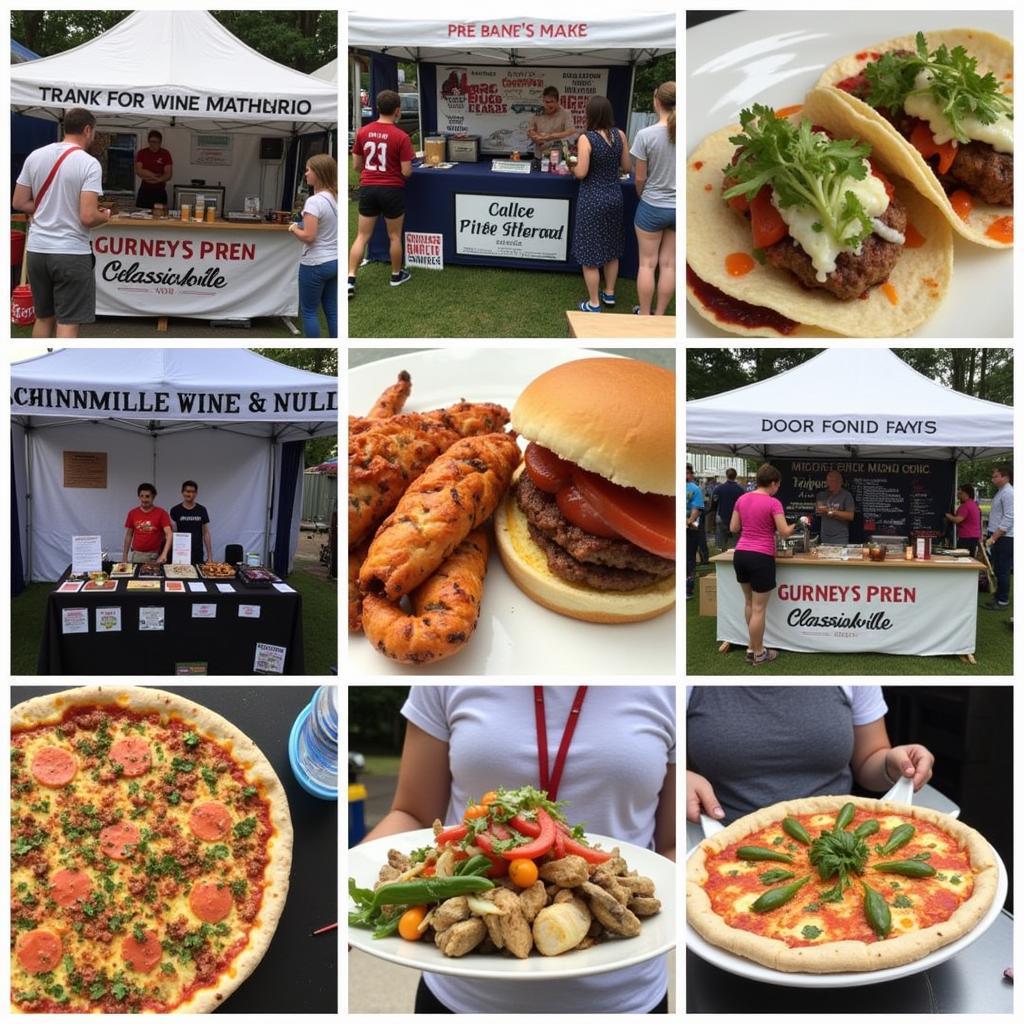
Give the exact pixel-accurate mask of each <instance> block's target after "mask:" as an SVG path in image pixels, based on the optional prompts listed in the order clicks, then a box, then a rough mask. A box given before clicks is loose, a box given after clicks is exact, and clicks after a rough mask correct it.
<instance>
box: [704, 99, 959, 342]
mask: <svg viewBox="0 0 1024 1024" xmlns="http://www.w3.org/2000/svg"><path fill="white" fill-rule="evenodd" d="M812 95H813V94H812ZM824 99H825V101H826V104H825V105H826V106H828V107H830V108H831V107H832V106H836V105H837V104H836V101H835V100H833V99H832V98H831V97H830V96H826V97H824ZM844 110H845V108H842V109H841V110H840V113H842V112H843V111H844ZM801 116H807V115H806V114H805V113H804V112H803V111H798V112H797V113H795V114H792V115H791V116H790V120H794V121H796V120H799V118H800V117H801ZM812 120H813V121H814V123H815V124H820V125H822V126H824V127H826V128H829V129H830V130H833V131H834V132H835V134H836V135H837V137H842V136H856V135H857V133H856V132H848V131H845V130H842V129H841V128H840V126H839V125H837V124H836V123H835V121H834V119H833V118H832V117H831V116H828V112H826V111H825V110H822V111H820V112H819V113H818V114H817V115H816V116H815V117H814V118H812ZM741 130H742V129H741V128H740V126H739V125H732V126H730V127H728V128H722V129H720V130H719V131H717V132H715V133H714V134H713V135H710V136H708V138H706V139H705V140H704V141H703V142H702V143H701V144H700V145H699V146H698V147H697V148H696V149H695V150H694V151H693V153H691V154H690V156H689V158H688V160H687V163H686V261H687V263H689V265H690V267H691V268H692V269H693V271H694V272H695V273H696V274H697V276H698V277H700V278H701V279H702V280H704V281H706V282H708V284H711V285H714V287H716V288H718V289H719V290H720V291H723V292H725V293H726V294H727V295H730V296H732V297H733V298H735V299H741V300H742V301H744V302H749V303H751V304H753V305H755V306H766V307H768V308H769V309H773V310H775V311H776V312H777V313H781V314H782V315H783V316H786V317H789V319H790V320H795V321H797V322H798V323H800V324H801V325H805V327H806V328H807V329H808V330H807V331H802V330H801V331H798V332H797V335H798V336H808V334H812V333H813V334H816V335H822V334H828V333H831V334H833V335H839V336H845V337H868V338H891V337H897V336H900V335H904V334H909V333H910V332H911V331H913V330H914V329H915V328H917V327H919V326H920V325H921V324H922V323H924V321H925V320H927V319H928V317H930V316H932V315H933V314H934V313H935V311H936V310H937V309H938V307H939V304H940V303H941V301H942V298H943V296H944V295H945V294H946V292H947V290H948V289H949V282H950V278H951V276H952V273H953V234H952V231H951V230H950V228H949V224H948V223H947V222H946V220H945V218H944V217H943V215H942V214H941V212H940V211H939V210H938V209H937V208H936V206H934V205H933V204H932V203H931V202H929V201H928V200H926V199H925V198H924V197H923V196H921V195H920V194H918V193H917V192H916V191H915V190H914V189H913V188H911V187H910V186H909V185H908V184H907V183H906V182H905V181H903V180H902V179H901V178H898V177H893V176H891V175H890V174H889V168H888V166H887V165H886V161H884V160H883V161H881V162H880V169H881V170H882V171H883V172H884V173H885V174H886V176H887V177H889V180H890V181H891V182H892V183H893V185H894V186H895V188H896V195H897V197H898V198H899V199H900V200H901V201H902V202H903V204H904V205H905V206H906V207H907V212H908V216H909V222H910V223H911V224H913V225H914V227H915V228H917V230H918V231H919V232H920V233H921V235H923V236H924V238H925V243H924V245H922V246H921V247H920V248H917V249H909V248H907V249H904V251H903V254H902V255H901V256H900V259H899V261H898V262H897V263H896V266H895V267H894V268H893V270H892V273H891V274H890V276H889V283H890V284H891V285H892V286H893V288H894V289H895V291H896V296H897V299H898V301H897V303H896V304H895V305H894V304H893V303H892V302H891V301H890V300H889V299H888V298H887V297H886V293H885V292H884V291H883V289H882V288H881V286H879V287H875V288H872V289H870V291H869V293H868V297H867V298H866V299H853V300H851V301H848V302H844V301H842V300H840V299H837V298H835V296H833V295H830V294H829V293H828V292H825V291H822V290H820V289H813V290H809V289H805V288H803V287H802V286H801V285H800V283H799V282H798V281H797V279H796V278H795V277H794V276H793V275H792V274H791V273H790V272H789V271H788V270H780V269H778V268H776V267H770V266H765V265H762V264H757V265H756V266H755V267H754V269H753V270H752V271H750V273H749V274H746V275H744V276H743V277H732V276H730V275H729V274H728V273H727V272H726V270H725V258H726V257H727V256H728V255H729V254H730V253H735V252H746V253H753V246H752V244H751V235H750V224H749V223H748V222H747V221H746V220H745V219H744V218H742V217H739V216H737V214H735V213H734V212H733V211H732V210H731V209H730V208H729V207H728V206H727V205H726V204H725V203H724V202H723V201H722V180H723V177H724V175H723V168H725V167H727V166H728V164H729V162H730V161H731V160H732V155H733V153H734V152H735V149H736V146H735V145H734V144H733V143H732V142H730V141H729V137H730V136H731V135H738V134H739V133H740V132H741ZM698 165H700V166H699V167H698ZM708 185H710V186H711V188H710V189H708V188H707V186H708ZM687 294H688V298H689V299H690V303H691V305H693V307H694V308H695V309H696V310H697V312H698V313H700V314H701V316H703V317H704V318H705V319H707V320H709V321H710V322H711V323H713V324H714V325H715V326H716V327H719V328H721V329H723V330H726V331H729V332H730V333H732V334H742V335H746V336H753V337H778V334H777V333H776V332H775V331H773V330H771V329H769V328H766V329H758V330H753V331H752V330H749V329H745V328H742V327H738V326H736V325H733V324H729V323H722V322H720V321H719V320H717V319H716V318H715V316H714V314H713V313H712V312H710V311H709V310H708V309H707V308H706V307H705V306H704V305H703V303H701V302H700V301H699V300H697V299H696V297H695V296H693V294H692V293H691V292H690V291H689V289H688V290H687ZM789 337H793V335H789Z"/></svg>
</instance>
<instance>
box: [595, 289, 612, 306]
mask: <svg viewBox="0 0 1024 1024" xmlns="http://www.w3.org/2000/svg"><path fill="white" fill-rule="evenodd" d="M597 294H598V295H599V296H600V298H601V301H602V302H603V303H604V304H605V305H606V306H614V305H615V292H612V293H611V295H609V294H608V293H607V292H598V293H597Z"/></svg>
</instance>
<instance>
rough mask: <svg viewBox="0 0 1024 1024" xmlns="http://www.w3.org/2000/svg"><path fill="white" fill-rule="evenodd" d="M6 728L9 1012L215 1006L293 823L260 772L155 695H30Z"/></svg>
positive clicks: (288, 847) (262, 910)
mask: <svg viewBox="0 0 1024 1024" xmlns="http://www.w3.org/2000/svg"><path fill="white" fill-rule="evenodd" d="M11 726H12V735H11V889H12V891H11V922H12V923H11V933H12V951H11V982H12V1002H13V1007H14V1009H15V1010H18V1011H21V1012H29V1013H61V1012H63V1013H82V1012H86V1013H87V1012H104V1013H138V1012H146V1011H149V1012H157V1013H168V1012H177V1013H182V1012H187V1013H205V1012H209V1011H211V1010H213V1009H215V1008H216V1007H217V1006H219V1005H220V1003H221V1002H222V1001H223V1000H224V999H225V998H227V996H228V995H230V994H231V993H232V992H233V991H234V990H235V988H236V987H237V986H238V985H239V984H240V983H241V982H242V981H243V980H244V979H245V978H246V977H248V975H249V974H250V973H251V972H252V970H253V968H255V966H256V965H257V964H258V963H259V961H260V959H261V958H262V956H263V954H264V952H265V951H266V948H267V946H268V945H269V943H270V939H271V937H272V936H273V934H274V929H275V928H276V926H277V921H278V918H279V917H280V915H281V911H282V909H283V907H284V901H285V897H286V896H287V894H288V874H289V869H290V866H291V851H292V826H291V818H290V816H289V814H288V802H287V799H286V797H285V793H284V790H283V788H282V787H281V783H280V781H279V780H278V778H277V775H276V774H275V773H274V770H273V768H272V767H271V766H270V763H269V762H268V761H267V759H266V758H265V757H264V755H263V754H262V753H261V751H260V750H259V749H258V748H257V747H256V746H255V745H254V744H253V743H252V741H251V740H249V739H248V738H247V737H246V736H245V735H243V734H242V733H241V732H239V730H238V729H236V728H235V727H234V726H233V725H231V724H230V723H229V722H227V721H225V719H223V718H221V717H220V716H219V715H216V714H214V713H213V712H212V711H209V710H207V709H206V708H204V707H201V706H200V705H198V704H194V703H193V702H192V701H190V700H186V699H185V698H184V697H181V696H178V695H176V694H173V693H166V692H164V691H162V690H154V689H147V688H141V687H106V686H95V687H86V688H83V689H79V690H66V691H64V692H62V693H56V694H49V695H46V696H41V697H36V698H34V699H32V700H29V701H26V702H25V703H23V704H19V705H17V706H16V707H15V708H14V709H13V710H12V712H11Z"/></svg>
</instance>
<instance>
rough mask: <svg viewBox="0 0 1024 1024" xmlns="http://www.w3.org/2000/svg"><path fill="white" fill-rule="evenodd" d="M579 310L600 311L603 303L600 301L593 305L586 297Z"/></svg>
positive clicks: (586, 311) (582, 311)
mask: <svg viewBox="0 0 1024 1024" xmlns="http://www.w3.org/2000/svg"><path fill="white" fill-rule="evenodd" d="M579 310H580V312H581V313H600V312H601V304H600V303H598V304H597V305H596V306H592V305H591V304H590V303H589V302H587V300H586V299H584V300H583V301H582V302H581V303H580V305H579Z"/></svg>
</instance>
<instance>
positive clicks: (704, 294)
mask: <svg viewBox="0 0 1024 1024" xmlns="http://www.w3.org/2000/svg"><path fill="white" fill-rule="evenodd" d="M686 283H687V285H688V286H689V287H690V288H691V289H692V291H693V293H694V295H696V296H697V298H698V299H700V301H701V303H702V304H703V305H704V306H706V307H707V308H708V309H709V310H710V311H711V313H712V314H713V315H714V317H715V319H716V320H717V321H718V322H719V323H723V324H735V325H736V326H737V327H745V328H747V329H748V330H755V329H756V328H759V327H768V328H771V330H773V331H775V332H777V333H778V334H782V335H790V334H792V333H793V332H794V331H795V330H796V329H797V328H798V327H799V326H800V325H799V324H798V323H797V322H796V321H795V320H790V319H789V318H788V317H784V316H783V315H782V314H781V313H776V312H775V310H774V309H766V308H765V307H764V306H755V305H753V304H752V303H749V302H743V301H742V300H741V299H734V298H733V297H732V296H731V295H726V294H725V292H723V291H720V290H719V289H718V288H716V287H715V286H714V285H711V284H708V283H707V281H703V280H701V278H699V277H698V276H697V275H696V274H695V273H694V272H693V270H692V269H691V268H690V264H689V263H687V264H686Z"/></svg>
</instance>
